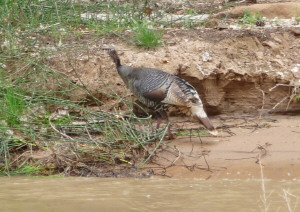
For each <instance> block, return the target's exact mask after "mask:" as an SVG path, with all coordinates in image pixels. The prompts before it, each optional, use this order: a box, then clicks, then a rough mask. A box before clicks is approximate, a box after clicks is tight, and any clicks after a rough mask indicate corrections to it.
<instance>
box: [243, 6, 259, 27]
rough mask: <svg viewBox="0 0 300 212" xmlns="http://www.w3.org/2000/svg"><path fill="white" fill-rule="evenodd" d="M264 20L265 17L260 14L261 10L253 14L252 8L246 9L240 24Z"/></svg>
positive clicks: (253, 23) (252, 23)
mask: <svg viewBox="0 0 300 212" xmlns="http://www.w3.org/2000/svg"><path fill="white" fill-rule="evenodd" d="M261 20H263V17H262V16H261V15H260V12H256V13H255V14H252V13H251V12H250V10H246V11H245V13H244V16H243V17H242V18H240V22H239V23H240V24H250V25H255V24H256V22H257V21H261Z"/></svg>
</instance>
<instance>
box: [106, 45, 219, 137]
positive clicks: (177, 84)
mask: <svg viewBox="0 0 300 212" xmlns="http://www.w3.org/2000/svg"><path fill="white" fill-rule="evenodd" d="M108 54H109V55H110V57H111V58H112V59H113V61H114V63H115V64H116V67H117V70H118V73H119V75H120V76H121V78H122V79H123V81H124V83H125V84H126V86H127V87H128V88H129V89H130V91H131V92H132V93H133V94H134V95H135V96H136V97H137V98H138V100H139V101H140V102H142V103H143V104H144V105H146V106H147V107H149V108H150V109H152V110H155V111H157V112H158V113H159V114H160V115H161V117H162V118H167V117H168V116H167V113H166V111H167V108H168V106H169V105H175V106H180V107H186V108H188V109H189V110H190V112H191V114H192V115H193V116H194V117H196V118H197V119H198V120H199V122H200V123H202V124H203V125H204V126H205V127H206V128H207V129H208V130H209V131H210V132H211V134H213V135H216V134H217V131H216V130H215V127H214V126H213V124H212V123H211V121H210V120H209V119H208V117H207V115H206V113H205V111H204V109H203V104H202V101H201V99H200V97H199V95H198V93H197V91H196V89H195V88H194V87H193V86H192V85H190V84H189V83H188V82H186V81H185V80H183V79H181V78H179V77H177V76H174V75H172V74H169V73H167V72H164V71H161V70H158V69H153V68H132V67H128V66H123V65H121V62H120V58H119V56H118V54H117V52H116V51H115V50H114V49H110V50H109V51H108ZM159 124H160V123H158V127H159ZM169 134H170V133H169Z"/></svg>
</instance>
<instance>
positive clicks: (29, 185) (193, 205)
mask: <svg viewBox="0 0 300 212" xmlns="http://www.w3.org/2000/svg"><path fill="white" fill-rule="evenodd" d="M265 186H266V195H267V203H268V204H269V207H270V208H269V209H270V210H269V211H288V208H287V205H286V202H285V200H284V198H283V189H286V190H288V191H289V193H290V194H292V195H294V196H298V197H300V181H269V180H267V181H266V182H265ZM261 196H262V189H261V182H260V181H259V180H218V181H214V180H209V181H207V180H200V179H103V178H102V179H101V178H71V177H70V178H34V177H11V178H6V177H5V178H1V179H0V211H174V210H176V211H261V209H262V208H263V203H262V201H261ZM294 196H289V199H290V206H291V208H292V209H293V211H299V210H300V206H298V209H297V208H296V209H295V210H294V207H295V204H297V198H296V197H294Z"/></svg>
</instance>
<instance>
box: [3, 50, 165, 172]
mask: <svg viewBox="0 0 300 212" xmlns="http://www.w3.org/2000/svg"><path fill="white" fill-rule="evenodd" d="M0 56H2V57H3V55H0ZM5 58H8V57H5ZM43 61H44V60H43V59H40V60H36V61H31V58H22V60H16V61H15V62H14V64H15V68H14V70H12V71H10V72H7V68H6V69H3V70H2V75H1V80H0V88H1V95H0V102H1V106H0V107H1V112H0V137H1V138H0V173H2V174H5V173H6V174H38V173H40V172H39V169H38V170H35V169H34V168H32V167H31V166H32V159H31V154H35V152H40V151H46V152H47V151H48V152H49V151H51V152H52V154H53V156H54V155H58V156H55V157H56V159H54V158H53V157H52V159H51V158H50V159H49V158H48V159H47V161H48V162H47V163H45V164H43V162H41V163H39V162H36V165H34V167H36V166H38V167H46V166H48V165H47V164H48V163H50V164H52V165H51V167H56V166H57V164H56V163H57V162H55V161H57V160H59V161H60V163H59V164H60V168H50V169H46V168H45V169H43V171H42V174H47V173H48V174H59V173H60V172H61V171H62V170H65V169H68V170H72V168H71V169H70V166H71V164H72V163H70V160H71V161H74V162H75V161H77V162H76V164H80V166H79V165H78V167H77V166H73V165H72V167H73V168H74V170H75V169H79V170H80V169H84V167H89V166H90V163H91V161H93V163H92V164H103V165H113V166H114V165H122V166H124V167H135V166H137V165H138V164H139V163H138V160H141V161H140V162H142V161H143V160H145V158H148V156H149V155H148V153H147V152H148V150H147V149H148V146H149V145H151V144H152V142H153V141H154V140H159V139H161V138H162V137H164V136H165V128H163V129H161V130H160V131H158V132H156V130H155V127H154V125H153V124H152V122H153V121H152V119H151V116H149V115H147V114H146V117H145V118H140V117H137V116H136V115H135V114H133V113H131V114H127V115H124V116H123V115H120V114H118V113H109V112H105V111H103V110H101V109H100V108H99V110H98V111H94V110H90V109H89V107H88V101H87V100H86V101H85V100H82V101H80V102H77V101H71V100H69V99H70V97H71V96H72V95H73V93H72V92H73V91H74V90H76V89H77V90H78V89H79V90H81V91H82V92H85V93H86V94H87V96H88V97H87V98H88V99H93V101H94V102H95V103H94V104H96V105H99V106H100V105H102V104H103V103H102V102H101V100H99V99H97V98H96V97H95V96H93V95H92V94H91V92H90V91H89V90H87V89H86V86H85V85H83V86H78V85H76V84H74V83H72V82H71V81H70V80H69V79H68V78H66V76H65V75H63V74H60V73H58V72H56V71H55V70H53V69H51V68H50V67H48V66H47V64H45V63H44V62H43ZM24 64H30V65H25V66H24ZM17 67H18V68H17ZM49 85H52V86H53V87H52V89H49ZM107 86H108V85H107ZM111 91H112V93H111V94H108V93H105V92H104V91H102V90H98V91H97V92H98V93H102V95H107V98H111V99H117V100H119V101H121V102H123V104H124V106H125V107H128V110H129V111H132V107H133V105H134V104H135V103H133V102H131V101H130V100H125V99H122V98H120V97H119V96H118V95H117V94H116V93H115V92H114V91H113V89H111ZM52 108H54V109H52ZM59 111H64V112H63V113H60V112H59ZM120 117H123V118H120ZM145 129H147V130H145ZM134 152H140V154H141V156H140V157H137V156H136V154H137V153H134ZM19 155H23V156H22V157H19ZM66 158H68V160H66ZM42 161H43V160H42ZM51 161H52V162H51ZM19 164H22V166H20V165H19ZM113 166H112V167H113ZM76 167H77V168H76Z"/></svg>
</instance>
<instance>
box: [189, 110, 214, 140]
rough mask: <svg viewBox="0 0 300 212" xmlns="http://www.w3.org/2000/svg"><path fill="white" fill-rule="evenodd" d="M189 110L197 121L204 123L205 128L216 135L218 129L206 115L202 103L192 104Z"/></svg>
mask: <svg viewBox="0 0 300 212" xmlns="http://www.w3.org/2000/svg"><path fill="white" fill-rule="evenodd" d="M191 112H192V115H193V116H195V117H196V118H197V119H198V121H199V122H200V123H201V124H203V125H204V127H205V128H206V129H208V131H209V133H210V134H212V135H215V136H216V135H218V131H217V130H216V128H215V127H214V125H213V124H212V123H211V121H210V120H209V118H208V117H207V115H206V113H205V111H204V109H203V107H202V105H201V106H200V105H197V106H192V107H191Z"/></svg>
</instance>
